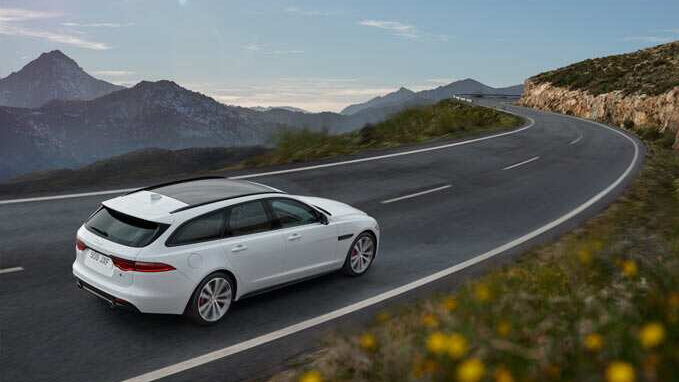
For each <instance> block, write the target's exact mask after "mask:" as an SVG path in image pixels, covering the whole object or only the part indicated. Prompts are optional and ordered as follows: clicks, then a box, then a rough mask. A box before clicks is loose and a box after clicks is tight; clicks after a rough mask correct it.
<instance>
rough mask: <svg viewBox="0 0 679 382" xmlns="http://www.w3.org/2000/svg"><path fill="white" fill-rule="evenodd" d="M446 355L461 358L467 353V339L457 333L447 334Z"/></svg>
mask: <svg viewBox="0 0 679 382" xmlns="http://www.w3.org/2000/svg"><path fill="white" fill-rule="evenodd" d="M447 347H448V355H450V356H451V357H452V358H454V359H458V358H462V357H464V355H465V354H467V348H468V346H467V340H466V339H465V338H464V337H463V336H462V335H461V334H457V333H453V334H451V335H450V336H448V346H447Z"/></svg>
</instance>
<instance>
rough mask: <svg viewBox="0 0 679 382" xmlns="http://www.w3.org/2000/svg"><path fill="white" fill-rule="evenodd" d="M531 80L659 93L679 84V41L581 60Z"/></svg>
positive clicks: (595, 90) (592, 88)
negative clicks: (626, 52) (631, 51)
mask: <svg viewBox="0 0 679 382" xmlns="http://www.w3.org/2000/svg"><path fill="white" fill-rule="evenodd" d="M531 80H532V81H534V82H536V83H542V82H549V83H551V84H553V85H555V86H559V87H564V88H568V89H572V90H576V89H579V90H586V91H588V92H590V93H591V94H594V95H598V94H602V93H608V92H611V91H615V90H620V91H623V92H624V93H625V94H647V95H659V94H662V93H665V92H667V91H669V90H670V89H672V88H674V87H676V86H679V41H675V42H671V43H668V44H663V45H658V46H656V47H653V48H649V49H644V50H640V51H638V52H633V53H628V54H620V55H615V56H608V57H603V58H595V59H589V60H585V61H581V62H578V63H575V64H572V65H569V66H566V67H564V68H560V69H556V70H552V71H550V72H546V73H542V74H539V75H537V76H535V77H533V78H531Z"/></svg>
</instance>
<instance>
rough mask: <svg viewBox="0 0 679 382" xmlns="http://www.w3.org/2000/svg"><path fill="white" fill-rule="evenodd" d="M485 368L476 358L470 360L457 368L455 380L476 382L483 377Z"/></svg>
mask: <svg viewBox="0 0 679 382" xmlns="http://www.w3.org/2000/svg"><path fill="white" fill-rule="evenodd" d="M484 372H485V368H484V366H483V362H481V360H479V359H478V358H470V359H468V360H466V361H464V362H462V363H461V364H460V365H459V366H458V367H457V380H458V381H460V382H477V381H478V380H480V379H481V377H483V373H484Z"/></svg>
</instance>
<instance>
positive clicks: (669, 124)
mask: <svg viewBox="0 0 679 382" xmlns="http://www.w3.org/2000/svg"><path fill="white" fill-rule="evenodd" d="M519 104H520V105H523V106H527V107H533V108H537V109H542V110H550V111H555V112H559V113H564V114H570V115H575V116H579V117H584V118H590V119H595V120H599V121H603V122H606V123H610V124H615V125H618V126H620V127H630V126H632V125H631V124H632V123H633V126H634V127H636V128H637V129H639V128H648V129H658V130H660V131H661V132H665V131H667V130H669V131H672V132H674V133H675V135H676V138H675V140H674V146H673V147H674V148H675V149H677V150H679V86H677V87H674V88H673V89H671V90H669V91H667V92H665V93H662V94H659V95H654V96H648V95H644V94H641V95H630V94H624V93H623V92H622V91H612V92H609V93H603V94H598V95H592V94H590V93H589V92H588V91H583V90H569V89H566V88H562V87H558V86H554V85H552V84H551V83H549V82H542V83H536V82H535V81H533V80H531V79H528V80H527V81H526V82H525V84H524V92H523V96H522V97H521V99H520V100H519Z"/></svg>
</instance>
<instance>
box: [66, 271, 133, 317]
mask: <svg viewBox="0 0 679 382" xmlns="http://www.w3.org/2000/svg"><path fill="white" fill-rule="evenodd" d="M75 284H76V285H77V286H78V288H80V289H82V290H85V291H87V292H90V293H91V294H92V295H94V296H96V297H99V298H100V299H102V300H104V301H105V302H106V303H107V304H108V305H109V306H110V307H111V308H121V309H125V310H130V311H133V312H138V313H140V311H139V309H138V308H137V307H136V306H134V304H132V303H131V302H129V301H125V300H123V299H121V298H118V297H115V296H113V295H110V294H108V293H106V292H104V291H103V290H100V289H97V288H95V287H93V286H92V285H90V284H88V283H86V282H84V281H82V280H80V279H79V278H77V277H76V278H75Z"/></svg>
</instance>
